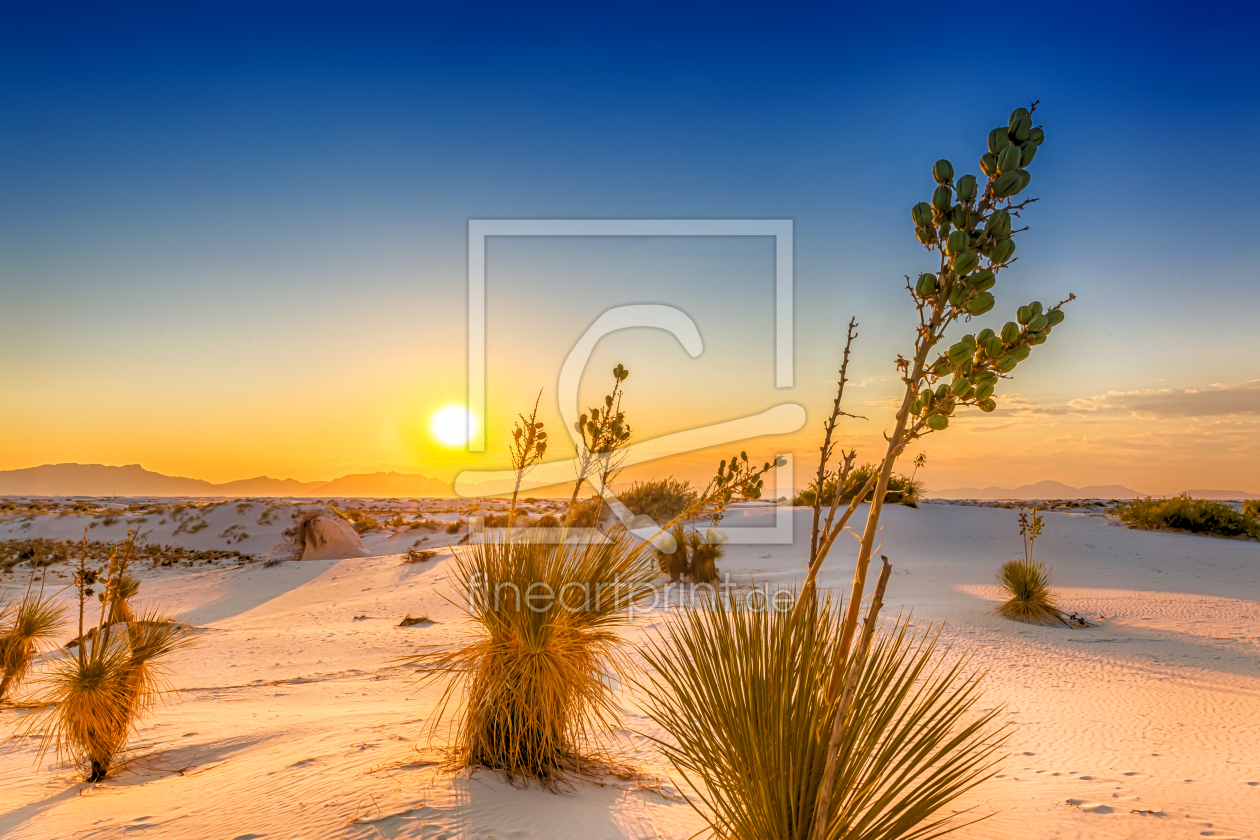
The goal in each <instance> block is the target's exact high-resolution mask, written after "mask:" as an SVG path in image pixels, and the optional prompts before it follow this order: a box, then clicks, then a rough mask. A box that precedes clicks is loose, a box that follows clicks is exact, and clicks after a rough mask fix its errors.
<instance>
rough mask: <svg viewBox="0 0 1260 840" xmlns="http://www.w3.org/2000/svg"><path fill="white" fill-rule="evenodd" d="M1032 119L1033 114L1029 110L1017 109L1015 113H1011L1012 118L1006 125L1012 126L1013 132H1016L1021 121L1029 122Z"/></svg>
mask: <svg viewBox="0 0 1260 840" xmlns="http://www.w3.org/2000/svg"><path fill="white" fill-rule="evenodd" d="M1031 118H1032V113H1031V112H1030V111H1029V110H1028V109H1027V108H1016V109H1015V110H1014V111H1011V118H1010V119H1009V120H1008V121H1007V123H1006V124H1007V125H1008V126H1010V130H1011V131H1014V130H1015V126H1016V125H1018V124H1019V121H1020V120H1027V119H1031Z"/></svg>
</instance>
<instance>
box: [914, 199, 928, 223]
mask: <svg viewBox="0 0 1260 840" xmlns="http://www.w3.org/2000/svg"><path fill="white" fill-rule="evenodd" d="M910 217H911V218H912V219H914V226H915V227H924V226H926V225H930V224H932V205H931V204H928V203H927V202H926V201H920V202H919V203H918V204H916V205H914V206H913V207H911V208H910Z"/></svg>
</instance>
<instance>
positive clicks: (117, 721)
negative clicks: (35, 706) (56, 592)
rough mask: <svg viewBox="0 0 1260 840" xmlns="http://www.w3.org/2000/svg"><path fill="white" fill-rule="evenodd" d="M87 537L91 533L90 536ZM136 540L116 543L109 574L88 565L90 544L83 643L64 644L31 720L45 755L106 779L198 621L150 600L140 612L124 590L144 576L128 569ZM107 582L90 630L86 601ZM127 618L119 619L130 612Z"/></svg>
mask: <svg viewBox="0 0 1260 840" xmlns="http://www.w3.org/2000/svg"><path fill="white" fill-rule="evenodd" d="M84 539H85V542H86V537H85V538H84ZM134 550H135V543H134V540H133V539H132V537H131V535H130V534H129V535H128V537H127V540H126V541H125V542H124V543H123V544H122V545H121V546H119V547H118V548H116V549H115V550H114V552H113V553H112V554H111V556H110V559H109V564H108V567H107V569H106V573H105V576H104V577H103V578H102V577H101V576H100V572H99V571H98V570H94V569H90V568H88V567H87V562H86V549H85V551H84V553H83V555H82V556H81V557H80V560H79V566H78V569H77V570H76V573H75V583H76V585H77V587H78V592H79V631H80V632H79V638H78V640H77V645H76V649H74V650H71V649H70V648H68V647H63V648H61V650H60V651H59V655H58V656H57V657H56V658H55V659H54V660H53V661H52V663H51V664H50V670H49V673H48V674H47V675H46V676H45V677H44V679H43V683H44V691H43V692H42V694H41V695H40V697H39V700H40V702H41V704H42V706H43V708H42V709H40V711H38V712H36V713H35V714H34V715H33V716H32V717H31V720H30V722H29V723H28V724H27V731H28V732H34V733H37V734H38V735H39V736H40V739H41V741H40V752H39V758H40V759H41V760H42V758H43V756H44V755H45V754H46V753H47V751H48V750H50V749H51V750H53V751H54V752H55V753H56V754H57V757H58V758H59V759H62V760H71V761H73V762H74V763H75V764H76V765H78V766H79V767H80V768H82V769H83V771H84V772H85V774H86V776H87V780H88V781H90V782H99V781H101V780H102V779H104V778H105V777H106V775H107V774H108V773H109V771H110V770H111V769H112V768H113V767H114V765H115V763H116V761H117V759H118V756H119V755H120V754H121V752H122V751H123V749H124V748H125V747H126V744H127V738H128V735H129V734H130V732H131V730H132V729H134V727H135V725H136V723H137V721H138V720H139V718H140V717H141V716H142V715H143V714H145V713H146V712H148V711H150V710H151V709H152V708H153V707H154V706H155V705H156V704H157V703H158V702H159V701H160V700H161V699H162V697H163V695H164V693H165V690H166V684H165V668H164V663H163V660H164V659H166V658H167V657H168V656H170V655H171V654H173V653H175V652H177V651H179V650H181V649H183V648H186V647H188V646H190V645H191V644H192V643H193V638H192V628H190V627H188V626H186V625H183V624H180V623H179V622H178V621H177V620H176V619H175V616H173V615H172V614H170V613H168V612H165V611H162V610H159V609H156V608H150V609H145V610H141V611H140V612H139V614H138V615H137V614H136V613H134V612H133V611H132V609H131V607H130V605H129V604H128V603H127V597H125V596H124V593H130V594H131V595H134V594H135V589H136V588H138V584H133V583H132V581H134V580H135V579H134V578H132V577H131V576H130V575H128V574H127V567H128V564H129V563H130V562H131V559H132V556H133V553H134ZM102 580H103V582H104V587H105V591H104V592H102V593H101V594H100V596H99V600H100V603H101V611H100V617H99V618H98V621H97V626H96V628H95V631H94V632H91V633H88V634H84V633H83V617H84V615H83V614H84V608H85V605H86V602H87V599H88V597H90V596H91V595H92V594H94V590H93V586H94V585H95V584H96V583H97V582H98V581H102ZM123 608H125V614H126V616H127V621H126V622H125V623H115V622H114V618H115V617H116V616H117V615H119V614H120V613H122V612H123Z"/></svg>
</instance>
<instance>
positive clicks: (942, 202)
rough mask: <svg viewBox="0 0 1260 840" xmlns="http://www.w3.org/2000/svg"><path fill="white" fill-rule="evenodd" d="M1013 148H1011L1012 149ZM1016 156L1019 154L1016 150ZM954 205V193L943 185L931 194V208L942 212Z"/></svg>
mask: <svg viewBox="0 0 1260 840" xmlns="http://www.w3.org/2000/svg"><path fill="white" fill-rule="evenodd" d="M1012 148H1013V147H1012ZM1016 154H1019V152H1018V150H1017V151H1016ZM953 203H954V191H953V190H951V189H950V188H949V187H946V186H944V185H942V186H939V187H937V188H936V190H935V191H934V192H933V193H932V206H933V207H934V208H936V209H937V210H940V211H942V212H944V211H946V210H948V209H949V208H950V207H951V206H952V205H953Z"/></svg>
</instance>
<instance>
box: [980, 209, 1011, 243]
mask: <svg viewBox="0 0 1260 840" xmlns="http://www.w3.org/2000/svg"><path fill="white" fill-rule="evenodd" d="M984 232H985V233H987V234H989V235H990V236H992V237H995V238H997V239H1009V238H1010V236H1011V214H1010V213H1008V212H1006V211H1005V210H999V211H997V212H996V213H994V214H993V215H991V216H989V220H988V221H987V222H985V223H984Z"/></svg>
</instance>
